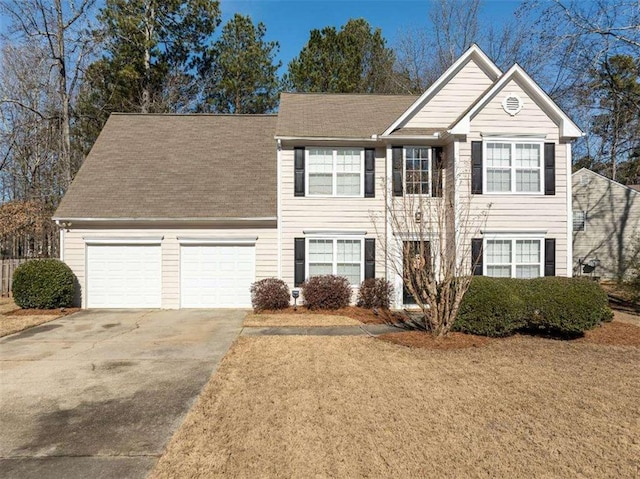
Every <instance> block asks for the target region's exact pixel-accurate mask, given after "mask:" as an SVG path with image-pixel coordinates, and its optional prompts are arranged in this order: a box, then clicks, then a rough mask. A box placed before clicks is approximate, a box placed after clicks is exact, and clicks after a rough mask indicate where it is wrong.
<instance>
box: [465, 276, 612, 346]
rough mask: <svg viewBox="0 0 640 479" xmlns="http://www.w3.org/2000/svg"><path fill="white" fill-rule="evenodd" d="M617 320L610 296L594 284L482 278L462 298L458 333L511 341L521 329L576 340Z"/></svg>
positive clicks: (551, 279) (575, 280)
mask: <svg viewBox="0 0 640 479" xmlns="http://www.w3.org/2000/svg"><path fill="white" fill-rule="evenodd" d="M612 318H613V313H612V312H611V310H610V309H609V306H608V298H607V295H606V293H605V292H604V290H603V289H602V288H601V287H600V285H599V284H598V283H595V282H594V281H591V280H588V279H581V278H561V277H546V278H535V279H513V278H489V277H484V276H477V277H475V278H473V280H472V281H471V285H470V286H469V290H468V291H467V293H466V294H465V296H464V298H463V299H462V304H461V305H460V311H459V313H458V317H457V318H456V322H455V323H454V325H453V330H454V331H462V332H465V333H471V334H479V335H483V336H508V335H510V334H513V333H514V332H516V331H518V330H526V331H528V332H534V333H539V332H543V333H545V334H550V335H560V336H574V335H579V334H582V333H583V332H584V331H586V330H588V329H591V328H593V327H595V326H596V325H598V324H599V323H600V322H601V321H610V320H611V319H612Z"/></svg>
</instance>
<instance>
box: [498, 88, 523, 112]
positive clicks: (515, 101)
mask: <svg viewBox="0 0 640 479" xmlns="http://www.w3.org/2000/svg"><path fill="white" fill-rule="evenodd" d="M502 108H504V111H506V112H507V113H509V115H511V116H514V115H516V114H517V113H519V112H520V110H522V100H521V99H520V97H519V96H518V95H514V94H513V93H510V94H508V95H507V97H506V98H505V99H504V100H502Z"/></svg>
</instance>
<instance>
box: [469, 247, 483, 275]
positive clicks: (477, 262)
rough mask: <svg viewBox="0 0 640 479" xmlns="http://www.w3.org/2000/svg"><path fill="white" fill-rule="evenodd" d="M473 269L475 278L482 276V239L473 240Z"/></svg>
mask: <svg viewBox="0 0 640 479" xmlns="http://www.w3.org/2000/svg"><path fill="white" fill-rule="evenodd" d="M471 267H472V268H473V275H474V276H482V267H483V255H482V238H473V239H472V240H471Z"/></svg>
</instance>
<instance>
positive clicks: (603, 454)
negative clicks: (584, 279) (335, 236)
mask: <svg viewBox="0 0 640 479" xmlns="http://www.w3.org/2000/svg"><path fill="white" fill-rule="evenodd" d="M639 363H640V349H639V348H629V347H616V348H612V347H610V346H605V345H601V344H586V343H584V342H576V341H571V342H570V341H552V340H546V339H540V338H532V337H525V336H516V337H512V338H509V339H505V340H491V341H490V343H489V344H487V345H486V346H485V347H482V348H466V349H457V350H448V351H433V350H428V349H410V348H405V347H399V346H397V345H395V344H390V343H388V342H385V341H379V340H376V339H373V338H369V337H311V336H295V337H291V336H287V337H282V336H264V337H240V338H239V339H238V340H237V342H236V343H235V344H234V346H233V347H232V349H231V350H230V352H229V353H228V354H227V356H226V357H225V359H224V360H223V361H222V363H221V365H220V367H219V369H218V372H217V373H216V374H215V375H214V376H213V377H212V379H211V380H210V382H209V384H208V385H207V386H206V387H205V389H204V390H203V393H202V394H201V396H200V398H199V400H198V402H197V403H196V405H195V406H194V408H193V409H192V411H191V412H190V413H189V415H188V416H187V418H186V420H185V422H184V424H183V425H182V427H181V428H180V429H179V431H178V432H177V433H176V435H175V436H174V438H173V439H172V441H171V442H170V444H169V446H168V448H167V450H166V452H165V454H164V455H163V456H162V457H161V459H160V461H159V463H158V464H157V466H156V468H155V470H154V471H153V472H152V473H151V476H150V477H152V478H156V479H157V478H174V477H192V478H216V477H225V478H226V477H283V478H284V477H425V476H429V477H478V476H483V477H485V476H486V477H557V478H563V477H566V478H574V477H634V476H635V475H636V474H637V471H638V466H639V465H640V463H639V461H638V458H639V457H640V443H638V437H637V424H638V422H639V421H640V411H639V410H638V407H637V406H638V404H640V389H639V388H638V387H637V385H638V384H639V383H640V368H638V367H637V365H638V364H639ZM612 372H615V374H612Z"/></svg>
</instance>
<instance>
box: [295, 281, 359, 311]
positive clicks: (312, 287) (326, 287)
mask: <svg viewBox="0 0 640 479" xmlns="http://www.w3.org/2000/svg"><path fill="white" fill-rule="evenodd" d="M301 289H302V295H303V296H304V304H305V306H307V308H309V309H340V308H344V307H346V306H349V303H350V302H351V285H350V284H349V280H348V279H347V278H345V277H344V276H336V275H333V274H327V275H324V276H313V277H312V278H309V279H308V280H307V281H305V282H304V283H303V284H302V288H301Z"/></svg>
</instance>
